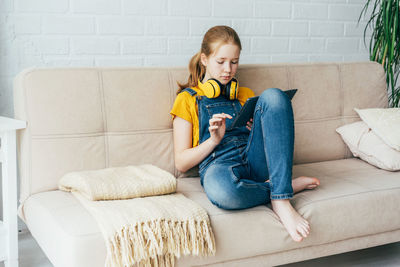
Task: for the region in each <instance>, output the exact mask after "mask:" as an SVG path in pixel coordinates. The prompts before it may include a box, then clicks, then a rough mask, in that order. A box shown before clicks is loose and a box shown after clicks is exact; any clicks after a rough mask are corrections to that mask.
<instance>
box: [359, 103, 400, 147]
mask: <svg viewBox="0 0 400 267" xmlns="http://www.w3.org/2000/svg"><path fill="white" fill-rule="evenodd" d="M354 110H355V111H356V112H357V113H358V115H359V116H360V118H361V119H362V120H363V121H364V122H365V123H366V124H367V125H368V126H369V128H371V129H372V131H373V132H374V133H375V134H376V135H378V136H379V137H380V138H381V139H382V140H383V141H384V142H385V143H386V144H387V145H388V146H390V147H392V148H394V149H396V150H397V151H400V108H366V109H358V108H354Z"/></svg>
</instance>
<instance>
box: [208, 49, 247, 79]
mask: <svg viewBox="0 0 400 267" xmlns="http://www.w3.org/2000/svg"><path fill="white" fill-rule="evenodd" d="M239 56H240V49H239V47H238V46H237V45H234V44H224V45H222V46H221V47H220V48H219V49H218V50H217V51H215V53H214V54H211V55H210V56H209V57H208V58H207V56H206V55H205V54H204V53H202V54H201V63H202V64H203V65H204V66H206V74H205V76H204V79H203V81H202V82H203V83H204V82H205V81H207V80H208V79H210V78H214V79H217V80H218V81H219V82H220V83H222V84H227V83H228V82H229V81H230V80H231V79H232V78H233V77H234V76H235V74H236V71H237V68H238V65H239Z"/></svg>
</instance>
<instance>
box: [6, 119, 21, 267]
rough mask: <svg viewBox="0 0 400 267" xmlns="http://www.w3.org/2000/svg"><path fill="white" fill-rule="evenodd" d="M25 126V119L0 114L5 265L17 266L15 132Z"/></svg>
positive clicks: (9, 266) (8, 266)
mask: <svg viewBox="0 0 400 267" xmlns="http://www.w3.org/2000/svg"><path fill="white" fill-rule="evenodd" d="M25 127H26V122H25V121H20V120H15V119H12V118H6V117H1V116H0V140H1V146H0V162H1V173H2V179H1V183H2V191H3V192H2V193H3V219H4V220H5V221H6V223H4V222H3V221H0V261H4V265H5V267H18V221H17V155H16V132H17V130H18V129H23V128H25Z"/></svg>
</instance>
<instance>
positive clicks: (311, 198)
mask: <svg viewBox="0 0 400 267" xmlns="http://www.w3.org/2000/svg"><path fill="white" fill-rule="evenodd" d="M187 75H188V73H187V70H186V68H184V67H179V68H50V69H29V70H25V71H23V72H22V73H20V74H19V75H18V76H17V77H16V79H15V91H14V95H15V117H16V118H18V119H21V120H25V121H27V128H26V130H23V131H22V132H20V135H19V137H18V153H19V159H18V160H19V171H20V178H21V179H20V186H21V187H20V190H21V191H20V201H21V202H20V208H19V214H20V217H21V218H22V219H23V220H24V221H25V222H26V225H27V226H28V228H29V230H30V231H31V233H32V235H33V237H34V238H35V239H36V240H37V242H38V243H39V245H40V247H41V248H42V249H43V251H44V253H45V254H46V255H47V257H48V258H49V260H50V261H51V262H52V263H53V264H54V266H57V267H72V266H73V267H96V266H104V261H105V255H106V248H105V244H104V241H103V239H102V235H101V233H100V231H99V228H98V226H97V225H96V222H95V221H94V220H93V218H92V217H91V216H90V214H89V213H88V212H87V211H86V210H85V209H84V208H83V207H82V206H81V205H80V203H79V202H78V201H77V200H76V199H75V198H74V197H73V196H72V195H71V194H69V193H66V192H61V191H59V190H57V182H58V180H59V178H60V177H61V176H62V175H63V174H65V173H67V172H70V171H79V170H88V169H101V168H106V167H114V166H125V165H129V164H142V163H152V164H155V165H157V166H159V167H161V168H163V169H165V170H168V171H169V172H171V173H174V174H175V175H177V176H179V177H180V178H179V179H178V191H179V192H182V193H183V194H184V195H185V196H186V197H188V198H190V199H192V200H194V201H196V202H197V203H199V204H200V205H201V206H203V207H204V208H205V209H206V210H207V212H208V214H209V216H210V219H211V223H212V227H213V230H214V233H215V238H216V244H217V254H216V255H215V256H213V257H207V258H200V257H184V258H180V259H179V260H178V261H177V266H270V265H280V264H285V263H291V262H296V261H302V260H307V259H311V258H316V257H322V256H326V255H332V254H337V253H342V252H346V251H351V250H357V249H363V248H368V247H372V246H378V245H382V244H386V243H391V242H398V241H400V205H399V203H400V173H399V172H389V171H385V170H381V169H378V168H376V167H374V166H372V165H369V164H367V163H366V162H364V161H362V160H360V159H358V158H354V157H353V156H352V155H351V153H350V151H349V150H348V148H347V147H346V145H345V144H344V143H343V141H342V139H341V137H340V136H339V134H337V133H336V132H335V129H336V128H338V127H339V126H341V125H344V124H347V123H351V122H354V121H358V120H360V119H359V117H358V115H357V114H356V113H355V111H354V110H353V108H354V107H357V108H371V107H387V94H386V86H385V75H384V72H383V69H382V67H381V66H380V65H379V64H377V63H372V62H352V63H306V64H268V65H243V66H241V67H240V69H239V72H238V79H239V81H240V84H241V85H243V86H247V87H250V88H252V89H253V90H254V91H255V92H256V94H260V93H261V92H262V91H263V90H264V89H266V88H271V87H278V88H281V89H289V88H298V89H299V91H298V92H297V94H296V96H295V97H294V99H293V102H292V103H293V108H294V117H295V151H294V163H295V165H294V166H293V176H294V177H297V176H301V175H308V176H315V177H318V178H319V179H320V180H321V186H320V187H319V188H318V189H316V190H312V191H311V190H310V191H304V192H302V193H299V194H297V195H295V197H294V198H293V200H292V203H293V205H294V206H295V208H296V209H297V210H298V211H299V212H300V213H301V214H302V215H303V216H304V217H305V218H307V219H308V220H309V221H310V223H311V234H310V235H309V237H308V238H306V239H305V241H303V242H301V243H296V242H293V241H292V239H291V238H290V237H289V235H288V233H287V232H286V231H285V229H284V227H283V226H282V224H281V223H280V222H279V220H278V218H277V217H276V215H275V214H274V213H273V212H272V211H271V209H270V208H269V207H267V206H258V207H254V208H251V209H247V210H240V211H227V210H222V209H219V208H217V207H216V206H213V205H212V204H211V202H210V201H209V200H208V199H207V197H206V195H205V193H204V191H203V188H202V187H201V185H200V181H199V178H198V177H186V178H185V177H184V176H188V175H182V174H180V173H178V172H177V170H176V169H175V167H174V158H173V139H172V123H171V117H170V115H169V111H170V109H171V106H172V104H173V101H174V99H175V97H176V94H175V92H176V89H177V86H176V81H185V80H186V78H187ZM194 173H195V172H194ZM194 175H196V174H194Z"/></svg>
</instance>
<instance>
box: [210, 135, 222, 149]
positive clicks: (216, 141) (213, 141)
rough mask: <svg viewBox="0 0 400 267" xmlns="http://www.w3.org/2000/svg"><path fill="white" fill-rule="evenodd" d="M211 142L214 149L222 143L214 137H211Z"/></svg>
mask: <svg viewBox="0 0 400 267" xmlns="http://www.w3.org/2000/svg"><path fill="white" fill-rule="evenodd" d="M209 140H210V143H211V144H213V145H214V147H215V146H217V145H219V143H220V142H221V140H216V139H215V138H213V137H210V139H209Z"/></svg>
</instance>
